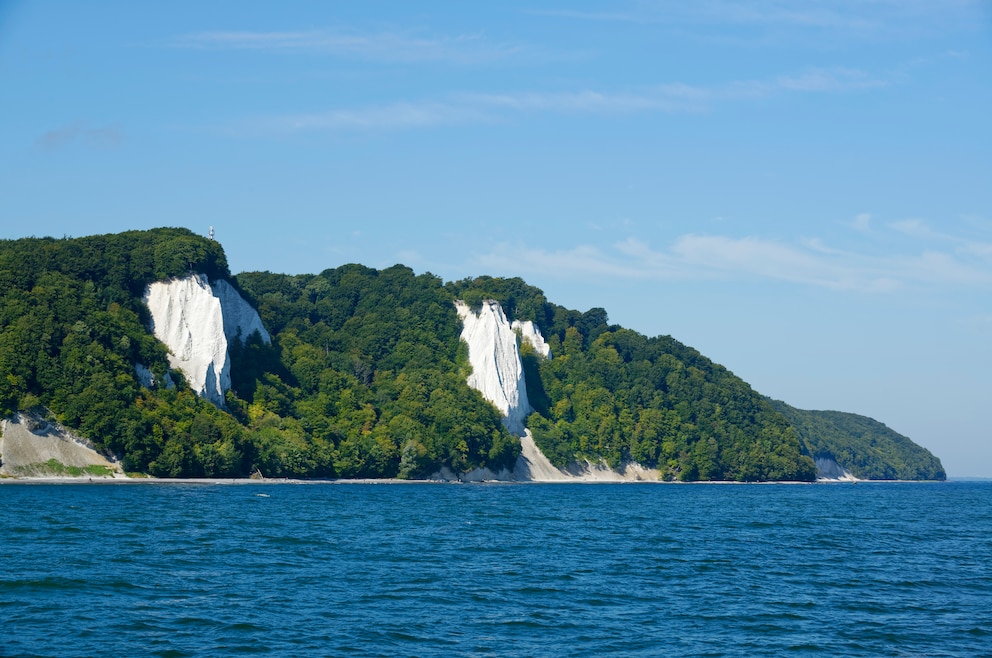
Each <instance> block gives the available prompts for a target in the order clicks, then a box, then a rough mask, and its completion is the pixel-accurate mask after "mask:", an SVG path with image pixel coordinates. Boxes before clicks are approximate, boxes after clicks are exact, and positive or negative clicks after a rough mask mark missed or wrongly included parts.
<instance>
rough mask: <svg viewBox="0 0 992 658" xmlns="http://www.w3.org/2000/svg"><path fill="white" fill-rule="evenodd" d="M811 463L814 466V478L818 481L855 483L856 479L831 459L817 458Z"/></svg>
mask: <svg viewBox="0 0 992 658" xmlns="http://www.w3.org/2000/svg"><path fill="white" fill-rule="evenodd" d="M813 461H814V463H815V464H816V478H817V479H818V480H830V481H837V482H856V481H857V479H858V478H856V477H854V475H852V474H851V472H850V471H849V470H847V469H846V468H844V467H843V466H841V465H840V464H838V463H837V461H836V460H835V459H833V458H832V457H817V458H816V459H814V460H813Z"/></svg>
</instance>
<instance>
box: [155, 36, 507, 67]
mask: <svg viewBox="0 0 992 658" xmlns="http://www.w3.org/2000/svg"><path fill="white" fill-rule="evenodd" d="M169 45H171V46H172V47H175V48H187V49H196V50H243V51H265V52H282V53H311V54H327V55H335V56H340V57H354V58H361V59H371V60H379V61H399V62H425V61H448V62H456V63H472V62H480V61H489V60H496V59H503V58H506V57H510V56H513V55H516V54H518V53H521V52H522V51H524V50H526V48H525V47H524V46H522V45H520V44H512V43H493V42H491V41H490V40H488V39H486V37H485V36H484V35H482V34H460V35H457V36H451V37H421V36H417V35H414V34H410V33H399V32H378V33H362V32H359V31H357V30H349V29H338V30H311V31H288V32H246V31H214V32H196V33H192V34H184V35H181V36H179V37H176V38H174V39H173V40H172V41H171V42H170V44H169Z"/></svg>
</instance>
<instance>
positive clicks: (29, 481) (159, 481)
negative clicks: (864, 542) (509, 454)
mask: <svg viewBox="0 0 992 658" xmlns="http://www.w3.org/2000/svg"><path fill="white" fill-rule="evenodd" d="M951 481H952V480H943V481H941V480H853V481H852V480H829V479H820V480H817V481H816V482H800V481H792V480H784V481H773V482H735V481H732V480H710V481H697V482H680V481H678V480H672V481H664V480H579V479H575V480H557V481H538V480H481V481H475V480H473V481H468V480H442V479H433V480H400V479H398V478H356V479H346V478H337V479H326V480H307V479H298V478H262V479H253V478H156V477H151V476H149V477H92V478H89V477H43V476H38V477H9V476H8V477H2V478H0V486H4V485H38V484H56V485H71V484H82V485H141V484H147V485H197V486H218V485H223V486H238V485H274V484H292V485H349V484H365V485H368V484H383V485H401V484H414V485H431V484H434V485H444V484H452V485H462V484H468V485H493V484H500V485H521V484H523V485H541V484H571V485H584V484H621V485H631V484H635V485H636V484H646V485H658V484H660V485H673V486H684V485H813V484H820V485H855V484H878V483H891V484H898V483H926V482H931V483H940V482H951Z"/></svg>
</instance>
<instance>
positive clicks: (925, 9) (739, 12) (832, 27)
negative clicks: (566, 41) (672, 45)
mask: <svg viewBox="0 0 992 658" xmlns="http://www.w3.org/2000/svg"><path fill="white" fill-rule="evenodd" d="M604 6H607V5H605V4H604ZM608 6H609V9H608V10H603V11H597V10H595V9H593V10H557V9H551V10H542V9H538V10H532V11H530V12H529V13H531V14H533V15H538V16H547V17H557V18H565V19H574V20H585V21H603V22H625V23H640V24H663V25H672V26H686V25H688V26H692V25H700V26H704V27H711V26H719V25H731V26H740V27H752V28H759V29H776V28H780V29H787V30H790V32H791V33H792V34H796V33H798V34H802V35H806V36H808V35H809V33H810V32H811V31H813V30H816V31H822V32H826V33H828V34H832V35H836V34H847V35H854V36H861V37H871V36H878V35H880V34H917V33H920V32H924V31H926V32H929V31H933V30H935V29H940V28H941V27H946V26H953V25H968V24H969V23H973V22H974V19H975V17H976V15H978V14H980V9H981V3H980V2H978V1H976V0H949V1H948V2H942V3H934V2H930V1H928V0H873V1H872V2H863V1H862V0H805V1H804V2H802V3H796V2H788V1H784V0H751V1H750V2H740V1H738V0H696V1H694V2H684V1H682V0H640V1H638V2H635V3H629V4H627V5H626V6H625V8H624V5H620V6H618V5H617V3H611V4H610V5H608Z"/></svg>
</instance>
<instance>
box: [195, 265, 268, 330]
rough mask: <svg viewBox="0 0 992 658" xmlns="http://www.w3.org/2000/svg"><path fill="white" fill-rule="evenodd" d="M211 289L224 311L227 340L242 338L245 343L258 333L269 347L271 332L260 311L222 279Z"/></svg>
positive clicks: (212, 285)
mask: <svg viewBox="0 0 992 658" xmlns="http://www.w3.org/2000/svg"><path fill="white" fill-rule="evenodd" d="M210 287H211V288H213V291H214V296H215V297H217V299H219V300H220V307H221V309H223V316H224V335H225V336H227V340H229V341H230V340H234V338H235V337H236V336H241V342H242V343H244V342H245V341H246V340H247V339H248V337H249V336H251V335H252V334H253V333H255V332H256V331H257V332H258V334H259V336H260V337H261V339H262V342H263V343H265V344H266V345H268V344H269V343H271V342H272V338H271V337H270V336H269V332H268V331H266V330H265V327H264V326H263V325H262V318H260V317H259V316H258V311H256V310H255V309H254V308H253V307H252V306H251V304H249V303H248V302H246V301H245V299H244V297H242V296H241V294H240V293H239V292H238V291H237V290H235V289H234V286H232V285H231V284H230V283H228V282H227V281H224V280H223V279H221V280H220V281H215V282H214V283H212V284H211V285H210Z"/></svg>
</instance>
